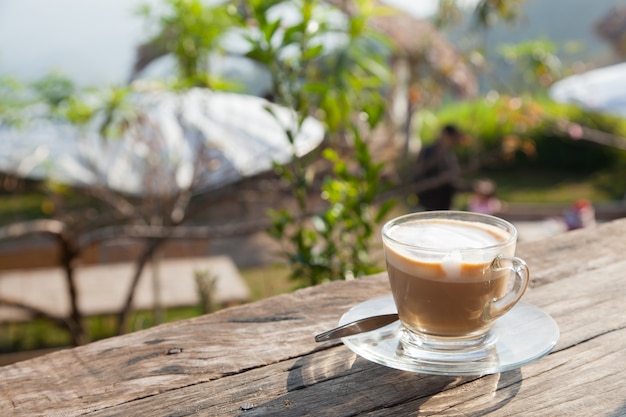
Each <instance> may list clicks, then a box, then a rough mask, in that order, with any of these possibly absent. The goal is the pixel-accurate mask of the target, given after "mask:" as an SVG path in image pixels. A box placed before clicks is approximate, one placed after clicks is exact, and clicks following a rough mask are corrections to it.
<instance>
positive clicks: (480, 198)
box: [467, 180, 502, 214]
mask: <svg viewBox="0 0 626 417" xmlns="http://www.w3.org/2000/svg"><path fill="white" fill-rule="evenodd" d="M473 189H474V192H473V193H472V195H471V196H470V198H469V201H468V203H467V205H468V209H469V211H473V212H475V213H482V214H495V213H498V212H500V211H501V210H502V202H501V201H500V199H499V198H498V197H497V195H496V184H495V183H494V182H493V181H491V180H477V181H475V182H474V184H473Z"/></svg>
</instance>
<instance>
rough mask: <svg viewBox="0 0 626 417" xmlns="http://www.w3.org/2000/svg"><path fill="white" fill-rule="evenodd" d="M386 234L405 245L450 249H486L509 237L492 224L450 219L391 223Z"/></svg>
mask: <svg viewBox="0 0 626 417" xmlns="http://www.w3.org/2000/svg"><path fill="white" fill-rule="evenodd" d="M387 234H388V236H389V237H391V238H392V239H394V240H396V241H398V242H402V243H404V244H407V245H412V246H418V247H421V248H429V249H440V250H452V251H453V250H455V249H468V248H471V249H480V248H487V247H489V246H494V245H497V244H499V243H502V242H503V241H505V240H507V239H508V238H509V237H510V236H509V235H508V234H507V233H506V232H504V231H503V230H501V229H499V228H497V227H495V226H491V225H488V224H483V223H475V222H468V221H462V220H452V219H437V220H415V221H412V222H407V223H404V224H402V225H401V226H394V227H392V228H390V229H389V231H388V233H387ZM452 257H453V256H452Z"/></svg>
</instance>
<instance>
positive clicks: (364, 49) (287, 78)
mask: <svg viewBox="0 0 626 417" xmlns="http://www.w3.org/2000/svg"><path fill="white" fill-rule="evenodd" d="M279 4H280V5H286V4H289V5H290V6H291V7H295V8H296V9H297V13H298V15H299V16H300V19H299V20H297V21H295V22H293V23H288V22H283V21H281V19H280V18H276V19H274V20H272V19H270V18H269V16H270V15H271V14H270V13H268V11H269V10H270V9H271V8H272V7H276V6H277V5H279ZM358 5H359V6H360V7H359V8H357V11H356V13H354V14H353V15H351V16H349V17H347V22H345V23H343V24H341V23H335V22H334V21H333V19H330V18H329V16H331V15H332V13H335V14H336V13H337V10H335V9H333V8H331V7H329V6H327V5H324V4H323V3H322V2H319V1H312V0H304V1H299V2H286V1H270V2H267V1H250V2H246V3H245V10H246V13H244V15H245V16H246V18H248V19H250V18H252V19H254V21H255V22H256V24H257V26H258V29H259V30H258V33H257V34H255V35H253V34H250V35H248V36H247V38H246V39H247V40H248V42H249V44H250V51H249V52H248V54H247V55H248V57H250V58H253V59H255V60H257V61H259V62H261V63H263V64H264V65H266V66H267V68H268V69H269V71H270V73H271V74H272V79H273V90H272V97H273V98H274V100H275V101H276V102H278V103H280V104H283V105H285V106H288V107H290V108H292V109H293V110H294V111H295V114H294V120H293V123H292V124H291V125H288V126H285V133H286V135H287V137H288V138H289V140H290V141H291V143H293V141H294V138H296V137H297V135H298V133H299V132H300V130H301V128H302V124H303V123H304V121H305V120H306V118H307V117H308V116H310V115H315V116H316V117H318V118H319V119H320V120H322V121H323V122H324V123H325V125H326V127H327V131H328V133H329V141H330V143H334V144H335V145H338V144H340V143H342V142H343V143H349V144H352V145H353V147H352V148H351V149H349V150H348V152H347V153H345V154H341V155H340V153H339V152H338V151H336V150H332V149H330V148H329V149H325V150H324V157H325V159H326V160H327V161H329V162H330V163H331V164H332V167H333V172H332V175H329V176H327V177H326V178H325V179H324V180H323V185H322V198H323V199H324V200H326V202H327V203H328V206H327V208H326V209H325V210H324V212H322V213H321V214H315V215H313V217H312V218H311V219H310V221H309V220H308V218H309V217H310V215H311V213H310V209H309V207H308V194H309V191H310V190H311V188H312V187H313V180H314V179H315V173H314V172H313V171H312V167H310V166H307V165H306V163H307V161H306V159H299V160H298V159H297V160H295V161H294V162H293V163H292V164H291V165H289V166H285V167H278V166H277V167H276V171H277V172H278V173H279V174H280V175H281V176H282V177H283V178H284V179H285V180H286V181H288V182H289V183H290V185H291V187H292V191H293V194H294V197H295V199H296V201H297V208H298V210H297V212H296V213H293V212H290V211H288V210H284V209H283V210H274V211H272V212H270V216H271V220H272V227H271V228H270V230H269V234H270V235H271V236H273V237H275V238H276V239H279V240H281V241H282V242H283V243H284V246H285V256H286V258H287V260H288V261H289V263H290V265H291V266H292V268H293V271H292V276H293V277H294V278H297V279H299V280H302V282H305V283H307V284H310V285H315V284H318V283H321V282H324V281H328V280H336V279H347V278H352V277H357V276H360V275H363V274H367V273H369V272H371V271H372V270H373V268H374V267H373V263H372V261H371V260H370V259H369V245H370V243H371V238H372V236H373V228H374V226H375V224H376V222H380V221H381V219H382V218H383V216H384V214H385V213H386V212H387V210H388V209H389V206H390V204H391V203H388V204H385V205H384V206H383V207H381V208H379V210H378V212H377V213H376V214H372V210H374V209H373V207H372V205H373V203H374V199H375V197H376V196H377V195H378V193H379V192H380V190H381V189H382V185H381V182H380V178H379V176H380V175H379V174H380V171H381V169H382V166H381V165H380V164H376V163H374V162H373V161H372V158H371V155H370V151H369V149H368V147H367V144H366V142H365V141H364V140H363V139H362V138H361V129H360V128H359V126H361V125H363V123H362V121H365V126H361V127H362V128H363V129H364V130H366V131H367V130H368V129H369V128H371V127H374V126H375V125H376V124H378V123H379V121H380V120H381V117H382V114H383V108H384V100H383V98H382V96H381V93H380V89H381V87H382V86H383V85H384V83H385V82H386V81H387V78H388V75H389V74H388V71H387V69H386V66H385V63H384V58H383V54H382V51H384V50H385V42H384V39H383V38H381V37H380V36H379V35H375V34H374V33H373V32H372V31H371V30H370V29H369V28H368V26H367V25H366V24H365V22H366V20H367V18H368V17H369V16H371V15H372V14H374V13H376V12H378V10H377V9H376V8H374V7H373V5H372V3H371V2H369V1H359V2H358ZM328 36H334V39H337V42H334V44H333V45H329V43H328V42H323V40H324V39H325V37H328ZM360 121H361V122H360ZM346 158H347V159H348V160H349V161H350V163H348V162H346Z"/></svg>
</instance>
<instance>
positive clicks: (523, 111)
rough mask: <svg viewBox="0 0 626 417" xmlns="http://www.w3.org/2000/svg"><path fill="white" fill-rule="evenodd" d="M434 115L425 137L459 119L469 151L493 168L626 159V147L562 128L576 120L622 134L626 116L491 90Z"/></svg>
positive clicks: (569, 166) (566, 166) (594, 164)
mask: <svg viewBox="0 0 626 417" xmlns="http://www.w3.org/2000/svg"><path fill="white" fill-rule="evenodd" d="M435 120H436V123H431V124H430V125H428V126H427V127H426V128H425V130H424V131H422V132H421V133H422V134H423V135H424V136H425V137H430V136H431V135H433V132H434V129H435V128H436V126H437V125H439V124H443V123H448V122H455V123H458V124H459V125H460V126H461V127H462V129H463V130H464V131H466V132H467V133H468V134H469V135H470V136H471V137H472V144H471V145H472V146H471V148H470V149H469V151H467V152H468V154H469V155H473V157H476V158H479V159H481V161H482V164H483V165H488V166H492V167H503V166H509V167H511V166H514V165H517V166H527V167H538V168H546V169H557V170H566V171H572V172H578V171H586V172H591V171H596V170H601V169H604V168H607V167H611V166H614V165H615V164H616V163H619V161H621V160H623V159H624V158H625V152H624V151H621V150H619V149H616V148H612V147H609V146H605V145H600V144H598V143H593V142H590V141H586V140H577V138H575V137H573V136H572V135H571V134H570V133H569V132H568V130H567V129H565V128H563V127H562V125H564V124H569V125H580V126H584V127H586V128H591V129H594V130H597V131H601V132H608V133H612V134H614V135H616V136H622V137H623V136H625V135H626V121H625V120H623V119H620V118H617V117H614V116H610V115H606V114H599V113H595V112H591V111H585V110H583V109H581V108H579V107H576V106H572V105H565V104H559V103H555V102H552V101H550V100H548V99H539V100H537V99H533V98H530V97H510V96H497V95H495V94H493V95H488V96H487V97H485V98H481V99H478V100H475V101H468V102H460V103H455V104H453V105H450V106H447V107H445V108H444V109H442V110H441V111H440V112H439V113H437V114H436V117H435ZM469 155H468V157H470V156H469Z"/></svg>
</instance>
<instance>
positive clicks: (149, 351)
mask: <svg viewBox="0 0 626 417" xmlns="http://www.w3.org/2000/svg"><path fill="white" fill-rule="evenodd" d="M623 236H626V220H625V221H618V222H614V223H611V224H608V225H605V226H602V227H600V228H599V229H598V230H597V231H593V230H588V231H587V230H586V231H582V232H572V233H571V234H568V235H567V236H563V237H558V238H557V239H547V240H545V241H542V242H534V243H532V244H531V243H528V244H526V245H524V244H522V245H520V250H519V254H520V255H521V256H523V257H524V258H525V259H527V261H528V262H529V264H530V265H531V268H532V274H533V276H534V277H535V278H534V286H533V288H531V289H530V290H529V291H528V293H527V294H526V295H525V296H524V299H525V300H526V301H527V302H530V303H532V304H535V305H537V306H539V307H541V308H543V309H544V310H546V311H547V312H548V313H550V314H551V315H552V316H553V317H554V318H555V319H556V321H557V322H558V323H559V326H560V329H561V339H560V341H559V343H558V344H557V347H556V349H555V351H554V353H552V354H551V355H549V356H548V357H546V358H543V359H542V360H540V361H538V362H535V363H533V364H531V365H529V366H526V367H523V368H522V369H521V370H516V371H511V372H507V373H504V374H501V375H492V376H486V377H483V378H467V377H466V378H448V377H434V376H427V375H416V374H411V373H407V372H401V371H396V370H393V369H388V368H385V367H383V366H380V365H376V364H373V363H370V362H368V361H366V360H364V359H362V358H360V357H357V356H356V355H354V354H353V353H351V352H350V351H349V350H348V349H347V348H345V347H344V346H343V345H342V344H340V343H339V342H328V343H324V344H316V343H315V342H314V341H313V335H314V334H316V333H318V332H320V331H322V330H325V329H327V328H328V327H331V326H333V325H334V324H335V323H336V322H337V320H338V318H339V317H340V316H341V314H343V313H344V312H345V311H346V310H347V309H348V308H350V307H351V306H352V305H354V304H356V303H359V302H361V301H364V300H367V299H369V298H372V297H376V296H379V295H383V294H386V293H387V292H388V291H389V290H388V284H387V279H386V276H385V275H384V274H380V275H377V276H373V277H368V278H364V279H360V280H356V281H351V282H336V283H331V284H327V285H323V286H319V287H315V288H308V289H305V290H301V291H297V292H295V293H293V294H288V295H283V296H279V297H274V298H272V299H268V300H263V301H261V302H258V303H253V304H249V305H244V306H240V307H236V308H232V309H227V310H223V311H220V312H218V313H215V314H211V315H207V316H202V317H198V318H195V319H192V320H185V321H182V322H177V323H170V324H166V325H162V326H158V327H155V328H152V329H148V330H145V331H141V332H137V333H133V334H129V335H125V336H122V337H117V338H112V339H108V340H103V341H100V342H96V343H92V344H90V345H87V346H83V347H80V348H76V349H71V350H66V351H61V352H56V353H53V354H49V355H46V356H43V357H40V358H35V359H32V360H29V361H25V362H21V363H16V364H13V365H9V366H6V367H0V410H3V411H2V414H5V413H7V415H17V416H20V415H28V416H31V415H59V416H61V415H62V416H80V415H94V416H105V415H106V416H115V415H119V416H122V415H123V416H126V415H151V416H160V415H163V416H165V415H181V416H182V415H193V414H198V415H209V416H211V415H215V416H225V415H226V416H228V415H238V414H242V415H245V416H248V415H278V416H280V415H285V416H289V415H297V416H300V415H372V416H374V415H381V414H395V415H405V414H418V415H452V416H454V415H476V414H481V415H482V414H484V415H494V416H505V415H520V414H533V413H534V414H536V415H542V414H548V415H573V416H577V415H581V416H582V415H585V416H586V415H620V413H624V412H626V409H625V404H626V385H625V384H623V383H621V379H620V378H621V375H624V373H625V372H626V369H625V368H626V353H625V352H626V351H625V350H624V346H626V331H625V329H626V314H625V312H626V303H624V301H625V300H626V285H624V284H625V280H626V278H625V277H624V274H623V271H624V270H625V269H626V257H625V256H624V253H626V251H625V250H624V249H626V247H625V246H626V239H624V237H623ZM244 410H245V411H244Z"/></svg>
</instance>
